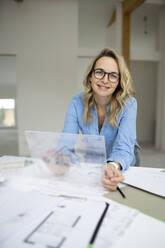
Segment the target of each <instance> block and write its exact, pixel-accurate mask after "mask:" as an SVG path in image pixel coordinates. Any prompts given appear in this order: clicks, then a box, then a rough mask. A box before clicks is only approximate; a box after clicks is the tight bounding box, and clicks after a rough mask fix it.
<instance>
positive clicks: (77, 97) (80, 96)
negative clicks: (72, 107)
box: [71, 92, 84, 104]
mask: <svg viewBox="0 0 165 248" xmlns="http://www.w3.org/2000/svg"><path fill="white" fill-rule="evenodd" d="M83 96H84V92H80V93H79V94H77V95H75V96H74V97H73V98H72V100H71V101H72V102H74V103H76V104H83Z"/></svg>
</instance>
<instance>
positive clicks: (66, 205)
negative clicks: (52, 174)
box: [0, 189, 105, 248]
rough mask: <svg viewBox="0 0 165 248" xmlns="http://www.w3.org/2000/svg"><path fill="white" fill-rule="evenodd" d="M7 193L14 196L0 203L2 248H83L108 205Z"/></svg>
mask: <svg viewBox="0 0 165 248" xmlns="http://www.w3.org/2000/svg"><path fill="white" fill-rule="evenodd" d="M4 193H5V192H4ZM6 194H8V195H11V196H12V194H13V197H10V198H8V199H7V198H6V202H4V201H3V204H1V213H0V217H1V218H0V219H1V225H0V233H1V235H0V244H1V248H9V247H10V248H11V247H13V248H24V247H31V244H33V247H35V248H38V247H45V248H46V247H63V248H73V247H79V248H84V247H86V246H87V244H88V242H89V239H90V237H91V235H92V233H93V231H94V228H95V226H96V224H97V221H98V219H99V217H100V215H101V214H102V212H103V210H104V208H105V203H104V202H99V201H86V200H80V199H79V200H75V199H72V198H63V197H53V198H52V197H48V196H41V195H39V194H36V193H25V192H24V193H22V192H17V191H15V192H14V191H10V190H9V189H6ZM18 203H19V204H18ZM10 206H12V208H11V207H10ZM89 216H90V221H89Z"/></svg>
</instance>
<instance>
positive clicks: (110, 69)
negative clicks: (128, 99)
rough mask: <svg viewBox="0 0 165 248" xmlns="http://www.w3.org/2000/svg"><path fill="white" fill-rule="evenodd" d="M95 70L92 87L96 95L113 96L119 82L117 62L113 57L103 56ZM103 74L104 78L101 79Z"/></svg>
mask: <svg viewBox="0 0 165 248" xmlns="http://www.w3.org/2000/svg"><path fill="white" fill-rule="evenodd" d="M94 70H95V73H94V72H92V75H91V87H92V89H93V93H94V96H95V97H105V98H111V96H112V94H113V93H114V91H115V90H116V88H117V86H118V84H119V80H118V78H117V79H115V77H118V76H119V68H118V65H117V62H116V61H115V60H114V59H113V58H111V57H101V58H100V59H99V60H97V62H96V65H95V68H94ZM99 70H100V71H99ZM109 73H110V74H109ZM99 74H100V75H99ZM108 74H109V75H108ZM102 76H103V78H102V79H100V78H101V77H102Z"/></svg>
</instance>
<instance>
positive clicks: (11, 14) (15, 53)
mask: <svg viewBox="0 0 165 248" xmlns="http://www.w3.org/2000/svg"><path fill="white" fill-rule="evenodd" d="M164 26H165V1H164V0H148V1H147V0H146V1H144V0H123V1H119V0H17V1H16V0H1V1H0V154H1V155H28V148H27V144H26V141H25V136H24V131H25V130H38V131H55V132H60V131H61V130H62V128H63V123H64V117H65V112H66V109H67V106H68V103H69V101H70V100H71V98H72V97H73V96H74V95H75V94H77V93H79V92H80V91H82V90H83V87H82V80H83V75H84V72H85V70H86V67H87V65H88V63H89V61H90V60H91V58H92V57H93V56H95V55H96V54H97V53H98V52H99V51H100V50H101V49H102V48H104V47H111V48H115V49H116V50H117V51H118V52H120V53H122V54H123V55H124V57H125V59H126V61H127V63H128V65H129V66H130V71H131V74H132V77H133V81H134V88H135V89H136V98H137V101H138V118H137V139H138V142H139V143H140V145H141V146H142V147H144V149H145V148H147V147H151V150H150V155H151V154H152V153H153V151H158V152H159V153H161V154H164V151H165V128H164V127H165V97H164V94H165V46H164V44H165V29H164ZM164 163H165V160H164Z"/></svg>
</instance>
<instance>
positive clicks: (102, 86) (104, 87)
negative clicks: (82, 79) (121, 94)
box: [97, 84, 109, 90]
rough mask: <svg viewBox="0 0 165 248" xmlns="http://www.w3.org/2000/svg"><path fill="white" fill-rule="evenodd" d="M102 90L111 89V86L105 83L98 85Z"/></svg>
mask: <svg viewBox="0 0 165 248" xmlns="http://www.w3.org/2000/svg"><path fill="white" fill-rule="evenodd" d="M97 86H98V87H99V88H100V89H101V90H109V87H107V86H105V85H99V84H98V85H97Z"/></svg>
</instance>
